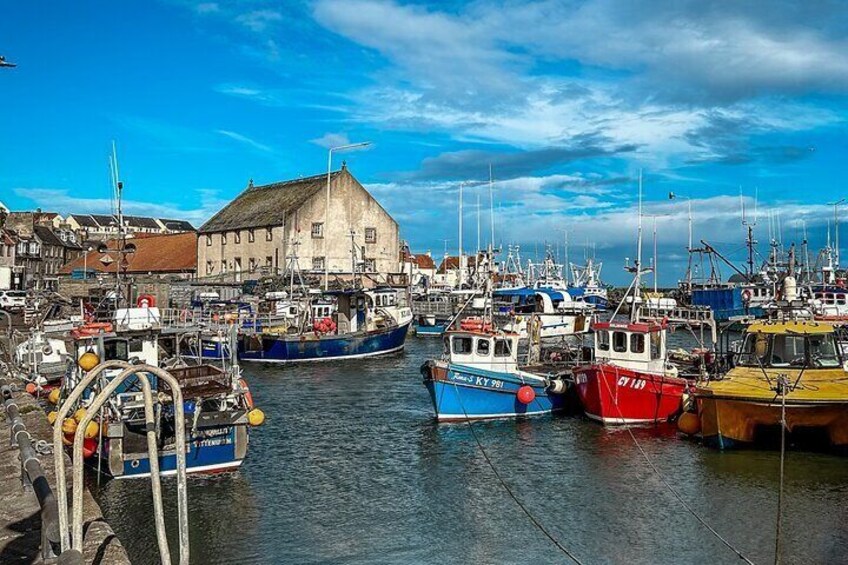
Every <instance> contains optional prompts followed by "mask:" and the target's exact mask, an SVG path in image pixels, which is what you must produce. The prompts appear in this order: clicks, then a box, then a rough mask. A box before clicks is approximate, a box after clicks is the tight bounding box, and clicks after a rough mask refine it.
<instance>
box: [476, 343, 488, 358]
mask: <svg viewBox="0 0 848 565" xmlns="http://www.w3.org/2000/svg"><path fill="white" fill-rule="evenodd" d="M477 355H479V356H481V357H488V356H489V340H488V339H478V340H477Z"/></svg>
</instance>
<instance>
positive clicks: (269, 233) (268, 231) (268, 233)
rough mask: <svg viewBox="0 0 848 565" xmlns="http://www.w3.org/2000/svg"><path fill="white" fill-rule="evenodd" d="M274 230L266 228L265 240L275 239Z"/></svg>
mask: <svg viewBox="0 0 848 565" xmlns="http://www.w3.org/2000/svg"><path fill="white" fill-rule="evenodd" d="M273 239H274V232H273V228H265V241H273Z"/></svg>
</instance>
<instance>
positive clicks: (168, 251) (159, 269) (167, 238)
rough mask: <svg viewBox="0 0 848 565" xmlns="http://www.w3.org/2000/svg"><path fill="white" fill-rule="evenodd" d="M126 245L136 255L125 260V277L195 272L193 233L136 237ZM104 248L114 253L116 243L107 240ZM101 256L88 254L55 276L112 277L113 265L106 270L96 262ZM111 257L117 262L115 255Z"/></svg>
mask: <svg viewBox="0 0 848 565" xmlns="http://www.w3.org/2000/svg"><path fill="white" fill-rule="evenodd" d="M128 243H132V244H134V245H135V247H136V252H135V253H134V254H132V255H129V256H128V257H127V262H128V263H129V267H128V268H127V272H128V273H190V272H194V271H195V270H196V269H197V234H196V233H194V232H187V233H177V234H169V235H157V236H150V237H136V238H132V239H130V240H129V241H128ZM107 245H108V246H109V249H118V244H117V240H114V239H113V240H110V241H108V242H107ZM105 256H106V255H105V254H103V253H99V252H97V251H92V252H91V253H89V254H88V256H87V257H85V258H84V257H80V258H78V259H75V260H73V261H71V262H70V263H68V264H67V265H65V266H64V267H62V268H61V269H60V270H59V274H63V275H69V274H71V273H72V272H73V271H74V270H75V269H82V268H83V267H87V268H88V269H92V270H96V271H99V272H101V273H107V272H108V273H114V272H115V269H116V268H117V267H116V265H115V263H110V264H109V265H108V266H107V265H104V264H103V263H101V262H100V259H102V258H103V257H105ZM111 257H112V259H115V260H116V261H117V260H118V258H117V256H116V255H115V254H112V255H111Z"/></svg>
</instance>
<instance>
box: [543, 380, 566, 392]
mask: <svg viewBox="0 0 848 565" xmlns="http://www.w3.org/2000/svg"><path fill="white" fill-rule="evenodd" d="M567 390H568V383H566V382H565V381H564V380H562V379H551V382H550V384H549V385H548V387H547V391H548V392H549V393H551V394H565V392H566V391H567Z"/></svg>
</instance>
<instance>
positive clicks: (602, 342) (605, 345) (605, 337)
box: [595, 331, 609, 351]
mask: <svg viewBox="0 0 848 565" xmlns="http://www.w3.org/2000/svg"><path fill="white" fill-rule="evenodd" d="M595 339H596V340H597V342H598V349H599V350H600V351H609V332H608V331H600V332H598V334H597V337H596V338H595Z"/></svg>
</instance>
